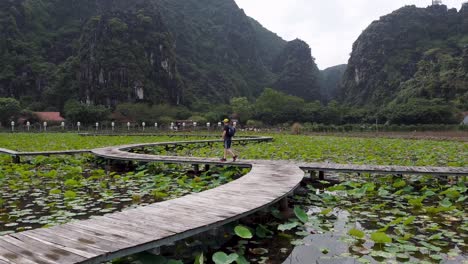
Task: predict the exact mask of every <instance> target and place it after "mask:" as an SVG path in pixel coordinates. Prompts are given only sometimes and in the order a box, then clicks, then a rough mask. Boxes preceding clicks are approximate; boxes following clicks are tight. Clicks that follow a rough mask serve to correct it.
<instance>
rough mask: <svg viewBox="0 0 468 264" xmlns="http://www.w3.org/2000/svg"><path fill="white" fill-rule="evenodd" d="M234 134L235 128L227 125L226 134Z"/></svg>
mask: <svg viewBox="0 0 468 264" xmlns="http://www.w3.org/2000/svg"><path fill="white" fill-rule="evenodd" d="M235 134H236V128H235V127H233V126H229V128H228V131H227V135H228V137H233V136H234V135H235Z"/></svg>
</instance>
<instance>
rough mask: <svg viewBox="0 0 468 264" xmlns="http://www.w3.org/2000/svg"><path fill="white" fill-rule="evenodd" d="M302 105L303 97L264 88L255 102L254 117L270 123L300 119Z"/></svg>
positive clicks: (303, 103)
mask: <svg viewBox="0 0 468 264" xmlns="http://www.w3.org/2000/svg"><path fill="white" fill-rule="evenodd" d="M304 105H305V102H304V99H301V98H299V97H296V96H292V95H287V94H284V93H282V92H279V91H276V90H273V89H271V88H266V89H265V91H263V93H262V94H261V95H260V97H259V98H258V99H257V101H256V103H255V110H256V114H255V119H257V120H260V121H262V122H264V123H266V124H270V125H274V124H279V123H285V122H295V121H300V120H301V119H302V115H303V108H304Z"/></svg>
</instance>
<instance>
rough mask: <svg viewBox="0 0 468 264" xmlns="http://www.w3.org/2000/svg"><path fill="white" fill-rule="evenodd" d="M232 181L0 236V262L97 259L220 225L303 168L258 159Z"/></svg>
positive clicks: (270, 199) (270, 197)
mask: <svg viewBox="0 0 468 264" xmlns="http://www.w3.org/2000/svg"><path fill="white" fill-rule="evenodd" d="M251 166H252V169H251V171H250V172H249V173H248V174H247V175H245V176H243V177H241V178H240V179H238V180H235V181H233V182H230V183H228V184H225V185H222V186H220V187H217V188H214V189H211V190H208V191H205V192H202V193H198V194H190V195H187V196H183V197H181V198H177V199H174V200H169V201H165V202H161V203H157V204H153V205H150V206H145V207H140V208H136V209H130V210H126V211H123V212H118V213H112V214H108V215H105V216H99V217H94V218H93V219H89V220H83V221H77V222H72V223H68V224H64V225H60V226H56V227H51V228H44V229H35V230H31V231H26V232H22V233H16V234H11V235H6V236H2V237H0V263H25V264H30V263H62V264H66V263H100V262H103V261H107V260H112V259H115V258H117V257H122V256H127V255H130V254H133V253H137V252H142V251H145V250H149V249H153V248H156V247H159V246H162V245H166V244H169V243H172V242H174V241H177V240H181V239H184V238H187V237H190V236H193V235H195V234H198V233H201V232H205V231H208V230H210V229H212V228H215V227H219V226H222V225H225V224H226V223H229V222H232V221H235V220H238V219H240V218H242V217H244V216H247V215H249V214H252V213H254V212H256V211H258V210H261V209H262V208H265V207H267V206H269V205H271V204H274V203H276V202H277V201H279V200H280V199H282V198H284V197H285V196H287V195H288V194H289V193H290V192H292V191H293V190H294V189H295V188H296V187H297V186H298V185H299V183H300V182H301V180H302V178H303V176H304V172H303V171H302V170H301V169H299V168H298V167H297V166H292V165H287V164H283V165H280V166H278V165H277V164H275V163H268V162H258V163H255V164H252V165H251Z"/></svg>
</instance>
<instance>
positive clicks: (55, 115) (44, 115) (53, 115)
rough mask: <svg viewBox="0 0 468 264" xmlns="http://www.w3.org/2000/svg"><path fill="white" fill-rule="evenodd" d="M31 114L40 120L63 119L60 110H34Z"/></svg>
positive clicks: (54, 120) (61, 120)
mask: <svg viewBox="0 0 468 264" xmlns="http://www.w3.org/2000/svg"><path fill="white" fill-rule="evenodd" d="M33 114H34V115H35V116H36V117H37V120H38V121H40V122H50V123H61V122H63V121H65V118H63V117H62V116H61V115H60V112H34V113H33Z"/></svg>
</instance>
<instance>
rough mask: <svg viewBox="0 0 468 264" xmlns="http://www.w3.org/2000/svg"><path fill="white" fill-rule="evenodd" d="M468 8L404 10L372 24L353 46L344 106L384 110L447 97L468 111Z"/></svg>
mask: <svg viewBox="0 0 468 264" xmlns="http://www.w3.org/2000/svg"><path fill="white" fill-rule="evenodd" d="M467 46H468V5H466V4H465V5H464V7H463V8H462V9H461V10H460V11H459V12H457V10H456V9H447V7H446V6H443V5H440V6H430V7H428V8H417V7H415V6H406V7H403V8H401V9H399V10H397V11H395V12H393V13H392V14H389V15H387V16H383V17H381V18H380V19H379V20H378V21H375V22H373V23H372V24H371V25H370V26H369V27H368V28H367V29H366V30H365V31H364V32H363V33H362V35H361V36H360V37H359V38H358V40H357V41H356V42H355V43H354V45H353V52H352V54H351V58H350V60H349V64H348V68H347V70H346V73H345V75H344V78H343V87H344V89H343V91H341V95H342V99H343V101H344V102H346V103H348V104H352V105H359V106H364V105H373V106H381V105H385V104H387V103H389V102H392V101H393V102H404V101H406V100H408V99H409V98H415V97H422V98H426V99H434V98H442V99H443V100H445V101H453V102H455V103H456V104H457V105H458V106H459V107H460V108H466V107H467V100H468V71H467V70H466V69H467V68H466V54H467Z"/></svg>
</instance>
